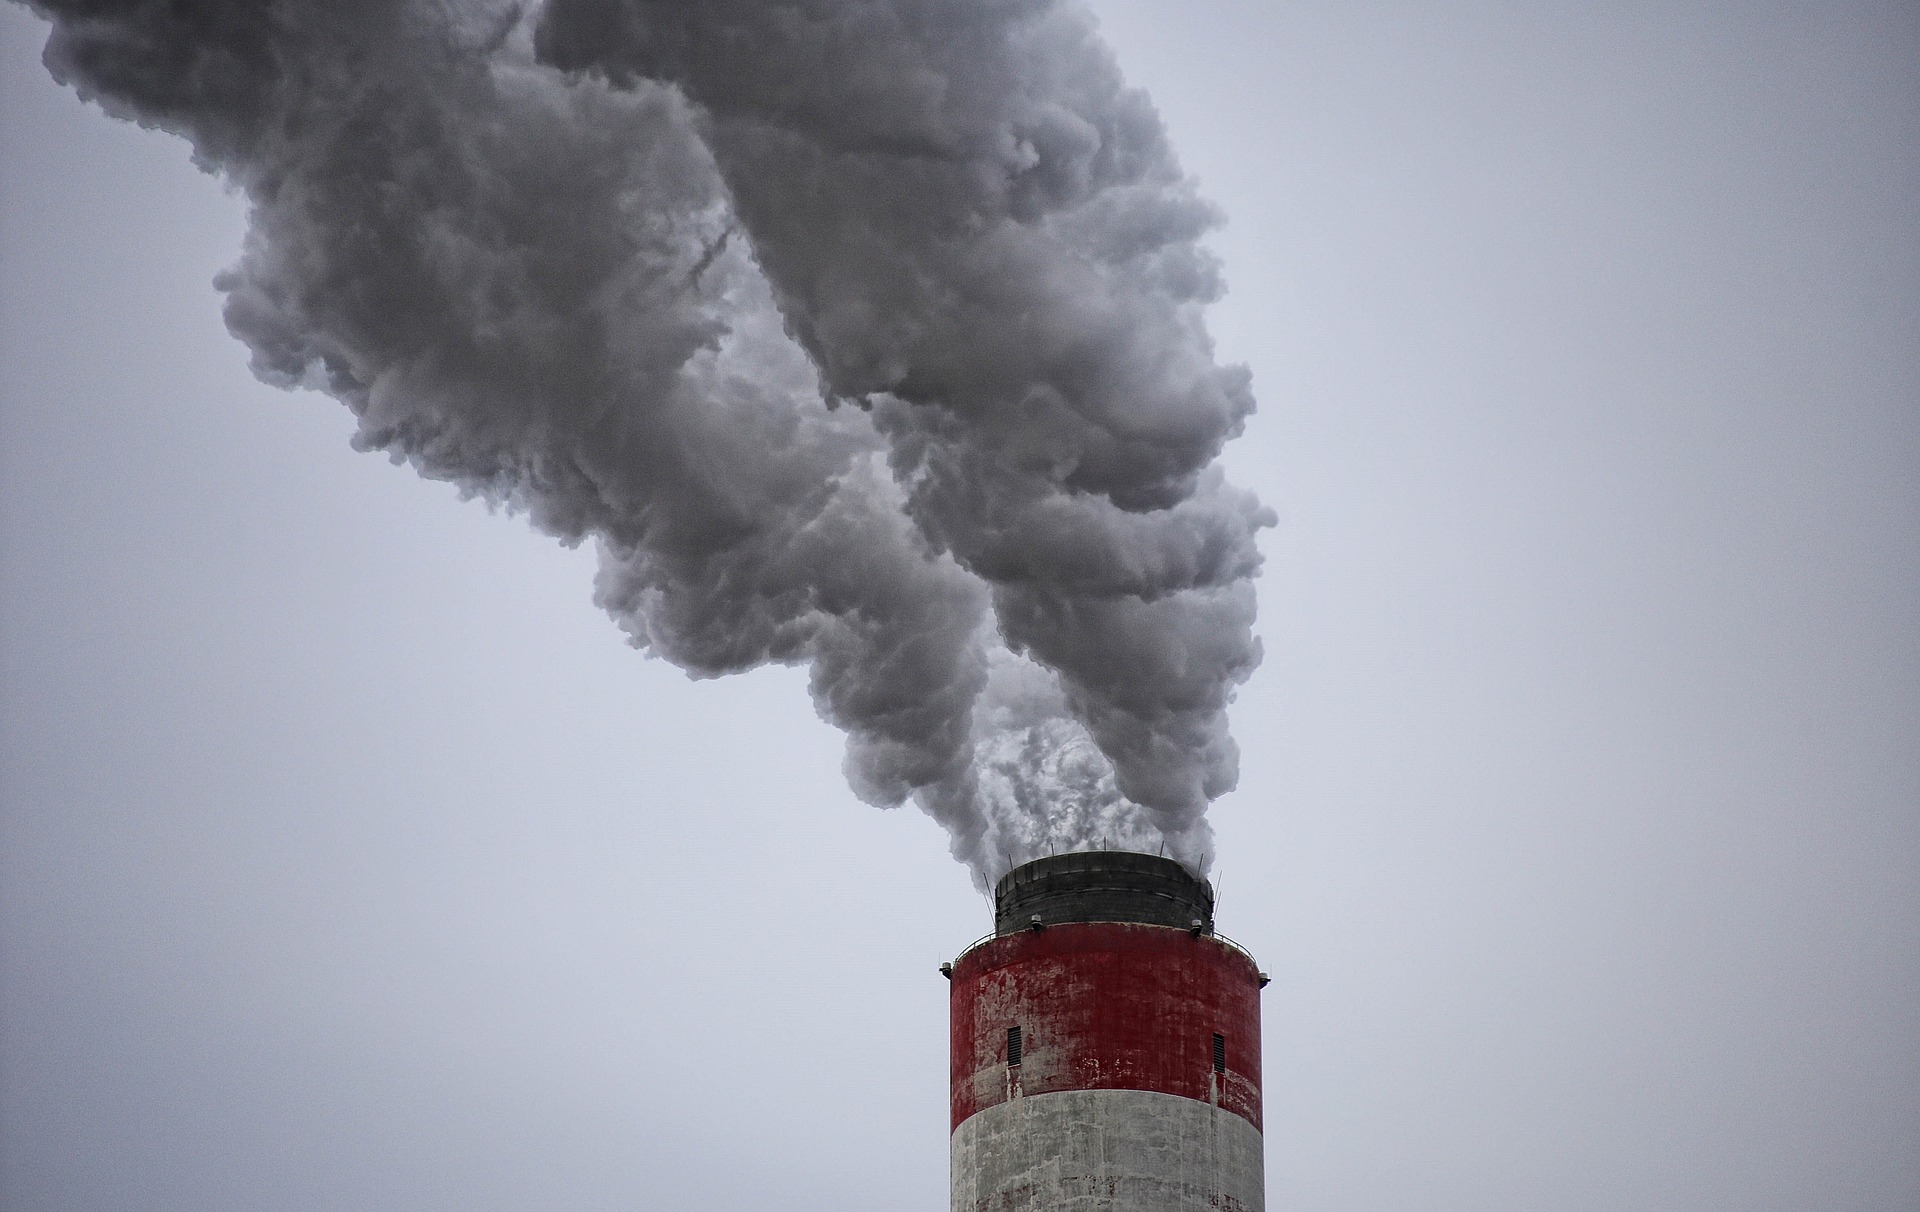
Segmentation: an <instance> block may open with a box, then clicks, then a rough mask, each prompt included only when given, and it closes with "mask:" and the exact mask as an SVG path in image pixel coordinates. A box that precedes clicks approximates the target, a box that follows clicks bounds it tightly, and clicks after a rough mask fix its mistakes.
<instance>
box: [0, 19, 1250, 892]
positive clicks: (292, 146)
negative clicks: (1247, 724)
mask: <svg viewBox="0 0 1920 1212" xmlns="http://www.w3.org/2000/svg"><path fill="white" fill-rule="evenodd" d="M28 3H29V4H30V7H32V8H33V9H34V10H35V11H36V12H38V13H40V14H41V15H42V16H44V17H46V18H48V19H49V20H51V21H52V22H53V30H52V33H51V36H50V37H49V40H48V44H47V50H46V56H45V58H46V63H47V65H48V67H49V69H50V70H51V71H52V72H53V74H54V75H55V76H56V77H57V78H58V79H60V80H62V81H63V82H65V83H68V84H70V85H72V86H73V87H74V88H75V89H76V90H77V91H79V92H80V93H81V95H82V96H85V97H88V98H90V99H93V100H96V101H98V102H99V103H100V104H101V105H102V106H103V107H105V108H106V109H107V110H108V111H109V112H111V113H114V114H116V115H118V116H121V117H125V118H129V119H132V120H134V121H138V122H140V123H142V124H143V125H148V126H154V127H159V128H161V129H164V130H168V131H171V132H173V133H175V134H178V135H181V136H183V137H185V138H186V139H188V140H189V141H191V143H192V145H193V148H194V153H195V156H196V158H197V160H198V162H199V163H200V164H202V165H203V166H204V167H205V168H207V169H208V170H209V171H213V172H217V173H219V174H221V175H222V176H224V177H225V178H226V179H227V180H228V181H230V182H231V183H232V184H233V185H234V186H236V187H237V188H239V189H241V190H243V191H244V192H245V194H246V196H247V198H248V199H249V201H250V203H251V207H252V209H251V226H250V230H249V232H248V235H247V239H246V244H245V248H244V250H243V252H242V255H241V258H240V260H239V262H238V263H237V264H236V265H235V266H234V267H233V268H232V269H231V270H230V271H228V272H227V273H226V274H224V275H223V276H222V277H221V279H220V281H219V285H220V287H221V289H222V290H224V291H225V292H226V295H227V307H226V314H227V321H228V325H229V327H230V328H231V330H232V331H233V333H234V334H235V335H236V336H237V337H239V338H240V339H241V340H242V341H244V342H245V343H246V344H247V345H248V347H249V348H250V349H251V351H252V356H253V366H254V369H255V371H256V373H257V374H259V375H260V376H261V377H262V378H263V379H265V380H267V381H269V382H272V383H276V384H279V385H282V386H287V387H296V386H305V387H318V388H320V389H323V390H325V391H327V392H328V393H330V394H331V395H333V396H334V397H336V398H338V399H339V400H340V401H341V402H343V403H344V404H346V405H347V406H348V407H349V408H350V409H352V411H353V413H354V415H355V416H356V418H357V421H358V429H357V432H356V436H355V439H354V441H355V444H356V445H357V446H359V447H360V448H362V449H367V450H379V451H382V452H385V453H386V454H388V455H389V456H390V457H392V458H393V459H394V460H395V461H396V462H405V463H408V464H410V465H412V466H413V467H414V469H415V470H416V471H418V472H419V473H420V474H422V475H425V476H429V477H432V478H435V479H441V480H447V481H451V482H453V483H455V484H458V485H459V486H461V488H462V489H463V491H466V492H468V493H470V494H472V495H474V496H478V497H483V498H485V499H487V500H489V501H492V502H495V503H497V504H501V505H504V506H507V507H509V508H512V509H515V510H518V511H521V512H524V514H525V515H526V516H527V517H528V518H529V519H530V520H531V521H532V523H533V524H534V525H536V526H538V527H539V528H540V529H542V530H544V531H546V532H548V533H550V534H553V535H555V536H557V537H558V538H560V539H561V540H562V541H564V542H568V543H575V542H580V541H583V540H588V539H591V540H592V541H594V542H595V544H596V545H597V547H598V550H599V552H600V565H601V571H600V575H599V578H598V580H597V583H596V600H597V601H598V602H599V603H600V604H601V605H602V606H603V607H605V608H606V609H607V611H608V612H609V613H610V614H611V615H612V616H613V617H614V619H615V620H616V621H617V622H618V624H619V625H620V626H621V627H622V628H623V630H624V631H625V632H626V634H627V635H628V636H629V637H630V638H631V640H632V642H633V643H634V644H635V645H636V646H638V647H642V648H644V649H646V650H648V651H649V652H651V653H653V654H656V655H658V656H660V657H662V658H665V659H667V660H669V661H672V662H673V663H675V664H676V665H678V666H680V667H681V668H683V669H686V670H687V671H688V672H690V673H692V674H694V675H695V676H717V675H720V674H724V673H732V672H737V671H740V670H745V669H749V668H752V667H754V666H757V665H761V664H765V663H768V662H781V663H788V664H804V665H806V666H807V667H808V669H809V671H810V674H811V687H812V693H813V698H814V702H815V705H816V707H817V708H818V709H819V711H820V712H821V714H822V715H823V716H824V717H825V718H827V719H828V720H830V721H831V722H832V723H834V724H835V725H836V726H838V727H839V728H841V729H843V730H844V731H845V732H846V733H847V736H848V748H847V761H846V769H847V775H848V779H849V781H850V783H851V784H852V786H853V788H854V789H855V791H856V792H857V793H858V794H859V795H860V796H861V797H862V798H863V799H866V800H868V801H869V802H871V803H875V804H881V805H894V804H899V803H902V802H904V801H906V800H908V799H913V800H914V801H916V802H917V803H919V804H920V805H921V806H922V807H923V808H924V809H925V810H926V811H928V812H929V813H931V814H932V815H934V816H935V817H936V818H938V819H939V820H940V821H941V822H942V823H943V824H944V825H945V826H946V827H947V828H948V830H949V831H950V832H951V834H952V836H953V848H954V853H955V854H956V856H957V857H959V858H961V859H962V860H963V861H965V862H967V863H968V864H969V865H971V866H972V868H973V870H974V872H975V874H976V877H977V878H981V879H985V878H987V877H989V876H990V875H991V874H994V873H997V872H998V871H1000V870H1003V869H1005V868H1006V867H1007V866H1009V865H1011V864H1013V863H1016V862H1019V861H1023V860H1024V859H1026V858H1030V857H1033V856H1034V855H1037V854H1042V853H1047V852H1049V851H1057V850H1071V849H1085V848H1090V847H1094V846H1103V845H1104V846H1122V847H1125V848H1128V849H1141V850H1154V849H1156V848H1162V847H1164V848H1165V849H1166V850H1167V851H1168V852H1169V853H1171V854H1173V855H1174V856H1175V857H1178V858H1181V859H1183V860H1184V861H1186V862H1188V863H1189V864H1191V865H1193V866H1195V867H1196V868H1198V867H1204V866H1205V865H1206V863H1207V862H1208V861H1209V859H1210V853H1211V842H1210V833H1209V831H1208V829H1207V827H1206V824H1205V821H1204V819H1203V814H1204V812H1205V809H1206V805H1207V803H1208V802H1209V801H1210V800H1212V799H1213V798H1216V797H1218V796H1219V795H1221V794H1222V793H1224V792H1225V791H1227V790H1228V789H1230V788H1231V787H1232V785H1233V782H1234V779H1235V777H1236V763H1237V755H1236V751H1235V749H1234V746H1233V742H1232V740H1231V738H1230V736H1229V735H1228V732H1227V725H1226V715H1225V712H1226V707H1227V705H1228V703H1229V702H1230V700H1231V698H1232V693H1233V689H1234V687H1235V686H1236V685H1237V684H1238V683H1239V682H1241V681H1242V680H1244V679H1245V678H1246V676H1247V675H1248V674H1249V673H1251V671H1252V670H1253V668H1254V666H1255V665H1256V664H1257V663H1258V659H1259V650H1258V647H1257V644H1256V642H1255V641H1254V640H1253V638H1252V635H1251V626H1252V621H1253V609H1254V600H1253V591H1252V580H1251V579H1252V577H1253V576H1254V574H1255V573H1256V571H1257V569H1258V566H1259V556H1258V553H1257V552H1256V550H1255V548H1254V542H1253V539H1254V535H1255V533H1256V532H1257V530H1258V529H1259V528H1260V527H1261V526H1263V525H1267V524H1269V523H1270V520H1271V516H1270V514H1269V513H1268V512H1267V511H1266V510H1264V509H1263V508H1262V507H1261V506H1260V505H1259V504H1258V503H1257V502H1256V501H1255V500H1254V499H1253V498H1252V497H1251V496H1250V495H1248V494H1246V493H1244V492H1242V491H1239V490H1237V489H1234V488H1233V487H1231V486H1230V485H1229V484H1227V482H1226V481H1225V479H1224V477H1223V476H1222V475H1221V474H1220V472H1219V470H1218V468H1217V467H1216V466H1214V465H1213V460H1214V458H1215V457H1216V456H1217V454H1218V453H1219V451H1220V448H1221V446H1222V444H1223V443H1224V442H1225V441H1226V440H1228V439H1229V438H1231V437H1232V436H1233V435H1235V434H1236V433H1237V432H1238V431H1239V428H1240V426H1241V424H1242V422H1243V421H1244V418H1245V417H1246V416H1247V414H1248V413H1249V412H1250V411H1251V410H1252V407H1253V403H1252V399H1251V397H1250V395H1249V394H1248V391H1247V386H1246V385H1247V378H1246V374H1245V372H1244V371H1241V370H1237V369H1222V368H1220V367H1218V366H1216V365H1215V363H1214V361H1213V357H1212V352H1211V345H1210V343H1209V341H1208V338H1207V336H1206V332H1205V329H1204V326H1203V324H1202V320H1201V308H1202V307H1203V306H1204V305H1205V304H1206V303H1207V302H1209V301H1210V300H1212V299H1213V298H1214V297H1216V296H1217V294H1218V293H1219V290H1220V286H1219V281H1218V274H1217V269H1216V267H1215V265H1214V263H1213V261H1212V260H1211V258H1210V257H1209V256H1208V254H1207V253H1206V252H1205V250H1204V249H1202V248H1201V247H1200V246H1199V244H1198V243H1197V240H1198V238H1199V237H1200V235H1201V234H1202V233H1203V232H1204V231H1205V229H1206V228H1207V227H1208V226H1209V225H1210V224H1211V223H1212V222H1213V221H1214V216H1213V213H1212V211H1211V210H1210V208H1208V207H1207V206H1206V205H1205V204H1204V203H1203V202H1201V201H1200V200H1199V199H1198V198H1197V196H1196V194H1195V192H1194V190H1193V187H1192V184H1191V182H1190V181H1189V180H1188V179H1187V178H1186V177H1185V176H1184V175H1183V174H1182V173H1181V171H1180V170H1179V168H1178V166H1177V164H1176V162H1175V161H1174V158H1173V156H1172V154H1171V152H1170V150H1169V149H1168V147H1167V144H1166V140H1165V138H1164V135H1163V133H1162V130H1161V127H1160V125H1159V122H1158V119H1157V118H1156V116H1155V115H1154V113H1153V111H1152V109H1151V107H1150V106H1149V104H1148V103H1147V101H1146V99H1145V98H1144V96H1143V95H1142V94H1140V93H1138V92H1136V91H1132V90H1129V89H1127V88H1126V87H1125V86H1124V84H1123V82H1122V81H1121V79H1120V76H1119V74H1118V72H1117V70H1116V69H1115V67H1114V65H1113V63H1112V60H1111V56H1110V55H1109V54H1108V52H1107V51H1106V50H1105V48H1104V47H1103V46H1102V45H1101V44H1100V42H1099V40H1098V38H1097V37H1096V35H1095V32H1094V29H1093V24H1092V21H1091V19H1090V18H1089V17H1088V15H1087V14H1086V13H1085V12H1084V11H1083V10H1082V9H1081V8H1080V7H1079V6H1078V5H1077V4H1074V3H1069V2H1066V0H1059V2H1054V0H979V2H977V3H960V2H955V0H832V2H828V0H804V2H787V3H774V2H772V0H706V2H703V3H699V4H693V3H686V2H685V0H627V2H624V3H622V2H620V0H551V2H550V3H549V5H548V6H547V7H546V8H545V9H544V10H542V11H539V12H525V11H523V10H522V8H521V7H520V6H518V5H512V4H508V3H504V2H503V0H198V2H196V3H193V4H179V3H176V2H173V0H28Z"/></svg>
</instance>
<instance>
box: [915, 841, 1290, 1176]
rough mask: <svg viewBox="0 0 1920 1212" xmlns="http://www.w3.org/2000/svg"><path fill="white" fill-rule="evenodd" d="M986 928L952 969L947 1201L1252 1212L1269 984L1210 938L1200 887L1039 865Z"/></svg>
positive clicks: (1117, 871) (1136, 867)
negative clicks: (986, 934) (1263, 1013)
mask: <svg viewBox="0 0 1920 1212" xmlns="http://www.w3.org/2000/svg"><path fill="white" fill-rule="evenodd" d="M994 927H995V929H994V934H993V937H991V938H988V939H985V940H983V941H981V942H979V943H976V944H975V945H974V946H973V947H971V948H969V949H968V950H967V952H966V953H965V954H963V955H962V956H961V957H960V958H959V959H958V960H956V961H954V963H953V964H952V965H951V967H950V969H947V971H948V974H949V976H950V978H951V979H952V982H953V990H952V993H953V1020H952V1026H953V1055H952V1062H953V1141H952V1150H953V1203H952V1208H953V1212H1066V1210H1068V1209H1073V1210H1075V1212H1078V1210H1080V1209H1088V1210H1091V1209H1096V1208H1097V1209H1100V1210H1101V1212H1187V1210H1188V1209H1192V1210H1193V1212H1203V1210H1204V1212H1221V1210H1224V1212H1261V1209H1263V1208H1264V1207H1265V1203H1266V1199H1265V1166H1264V1161H1263V1158H1262V1152H1261V1136H1260V988H1261V986H1262V985H1264V984H1265V983H1266V978H1265V977H1264V976H1263V975H1262V974H1261V973H1260V971H1259V970H1258V968H1257V967H1256V966H1255V964H1254V962H1253V959H1252V957H1251V956H1249V955H1247V953H1246V952H1244V951H1242V950H1240V949H1239V948H1238V947H1236V946H1234V945H1233V944H1232V943H1229V942H1227V941H1226V940H1224V939H1222V938H1220V937H1218V936H1217V935H1215V934H1214V932H1213V890H1212V888H1211V887H1210V886H1208V884H1207V882H1206V881H1205V880H1202V879H1199V878H1197V877H1195V876H1193V875H1192V874H1190V873H1189V872H1188V871H1187V870H1186V869H1185V868H1183V867H1181V866H1180V865H1179V864H1178V863H1175V862H1172V861H1170V860H1168V859H1163V858H1157V857H1155V856H1153V855H1146V854H1125V853H1118V852H1095V853H1085V854H1064V855H1058V856H1055V857H1051V858H1044V859H1039V860H1036V861H1034V862H1031V863H1027V864H1025V865H1024V866H1021V867H1016V868H1014V869H1013V870H1012V871H1011V872H1009V873H1008V874H1007V875H1006V877H1005V878H1003V879H1002V880H1001V881H1000V883H999V885H998V886H997V887H996V888H995V890H994ZM943 968H945V966H943Z"/></svg>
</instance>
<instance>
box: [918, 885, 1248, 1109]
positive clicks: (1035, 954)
mask: <svg viewBox="0 0 1920 1212" xmlns="http://www.w3.org/2000/svg"><path fill="white" fill-rule="evenodd" d="M952 980H953V988H952V999H951V1005H952V1011H951V1013H952V1079H953V1088H952V1094H953V1105H952V1121H951V1122H952V1126H953V1127H955V1128H958V1127H959V1126H960V1125H961V1124H962V1123H964V1122H966V1120H968V1119H969V1118H971V1117H972V1116H974V1115H976V1114H978V1113H979V1112H981V1111H983V1110H985V1109H986V1108H988V1107H991V1106H994V1105H995V1104H998V1103H1002V1102H1005V1101H1006V1100H1008V1099H1009V1098H1012V1097H1013V1092H1014V1090H1015V1089H1016V1088H1018V1089H1020V1090H1022V1091H1024V1092H1025V1093H1026V1094H1027V1095H1028V1096H1033V1095H1037V1094H1049V1093H1052V1092H1054V1091H1059V1090H1150V1091H1154V1092H1157V1093H1160V1094H1177V1095H1180V1096H1182V1097H1185V1098H1189V1099H1193V1100H1195V1101H1196V1102H1201V1103H1212V1104H1215V1105H1217V1106H1219V1107H1220V1108H1221V1109H1222V1110H1225V1111H1230V1112H1232V1113H1234V1114H1235V1115H1238V1116H1240V1117H1241V1118H1243V1119H1245V1120H1246V1121H1247V1122H1248V1123H1249V1124H1251V1125H1253V1127H1254V1129H1255V1130H1256V1131H1258V1130H1259V1128H1260V974H1259V972H1258V971H1256V970H1255V968H1254V965H1253V961H1252V960H1251V959H1249V958H1247V956H1246V955H1245V954H1244V953H1242V952H1240V951H1238V950H1236V949H1234V948H1232V947H1229V946H1227V945H1226V944H1225V943H1222V942H1221V941H1220V940H1219V939H1216V938H1211V937H1205V936H1201V937H1195V936H1194V935H1193V934H1191V933H1189V932H1188V931H1186V930H1174V929H1170V928H1168V927H1166V926H1145V925H1139V924H1135V923H1109V922H1073V923H1068V924H1065V925H1059V926H1050V927H1048V928H1046V929H1045V930H1041V931H1038V932H1034V931H1022V932H1021V933H1019V934H1011V935H1005V936H1003V937H1000V938H995V939H992V940H989V941H988V942H985V943H982V944H981V945H980V946H978V947H975V948H974V949H973V950H971V951H969V952H967V953H966V954H965V955H963V956H961V957H960V959H959V961H958V962H957V963H955V964H954V966H953V973H952ZM1010 1027H1019V1028H1020V1029H1021V1032H1022V1035H1023V1037H1024V1042H1025V1055H1024V1057H1023V1058H1022V1063H1021V1064H1020V1065H1019V1066H1018V1067H1017V1069H1016V1068H1014V1067H1011V1066H1009V1065H1008V1063H1007V1062H1008V1056H1007V1030H1008V1028H1010ZM1216 1033H1218V1034H1219V1035H1221V1036H1222V1037H1224V1042H1225V1053H1226V1058H1225V1059H1226V1065H1225V1071H1224V1072H1216V1071H1215V1070H1214V1066H1213V1059H1214V1058H1213V1037H1214V1035H1215V1034H1216Z"/></svg>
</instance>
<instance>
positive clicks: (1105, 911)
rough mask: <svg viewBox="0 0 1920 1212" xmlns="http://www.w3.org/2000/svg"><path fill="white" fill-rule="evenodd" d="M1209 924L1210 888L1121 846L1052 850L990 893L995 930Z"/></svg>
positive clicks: (1166, 864) (1163, 860) (1178, 868)
mask: <svg viewBox="0 0 1920 1212" xmlns="http://www.w3.org/2000/svg"><path fill="white" fill-rule="evenodd" d="M1196 920H1197V921H1199V922H1201V923H1203V925H1204V928H1205V929H1207V930H1211V929H1213V888H1212V886H1211V885H1209V884H1208V883H1207V881H1205V880H1203V879H1201V878H1200V877H1199V876H1196V875H1194V874H1193V873H1192V872H1190V871H1188V870H1187V869H1186V868H1185V867H1182V866H1181V865H1180V864H1179V863H1176V862H1174V861H1173V860H1172V859H1167V858H1161V857H1159V856H1158V855H1153V854H1133V853H1130V852H1128V851H1123V850H1089V851H1084V852H1080V853H1076V854H1056V855H1051V856H1049V857H1047V858H1043V859H1035V860H1033V861H1032V862H1031V863H1023V864H1021V865H1020V866H1018V867H1015V868H1014V869H1013V870H1012V871H1009V872H1007V874H1006V875H1004V876H1002V877H1001V878H1000V882H999V883H998V884H997V885H995V886H994V890H993V929H994V933H995V934H1014V933H1018V932H1019V931H1021V930H1031V929H1038V928H1039V925H1037V924H1036V923H1039V924H1044V925H1048V926H1051V925H1055V924H1057V923H1060V922H1140V923H1143V924H1146V925H1150V926H1175V927H1178V928H1179V929H1182V930H1187V929H1192V928H1193V923H1194V922H1195V921H1196Z"/></svg>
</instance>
